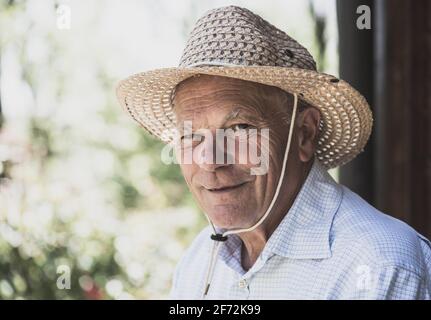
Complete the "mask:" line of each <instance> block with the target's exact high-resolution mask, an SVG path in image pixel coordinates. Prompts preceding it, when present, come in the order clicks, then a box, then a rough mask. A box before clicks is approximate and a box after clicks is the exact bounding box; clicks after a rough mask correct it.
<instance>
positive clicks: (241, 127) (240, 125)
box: [231, 123, 251, 132]
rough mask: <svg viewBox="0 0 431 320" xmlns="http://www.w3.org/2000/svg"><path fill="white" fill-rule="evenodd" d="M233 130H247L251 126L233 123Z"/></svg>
mask: <svg viewBox="0 0 431 320" xmlns="http://www.w3.org/2000/svg"><path fill="white" fill-rule="evenodd" d="M231 128H232V129H233V131H235V132H236V131H240V130H248V129H250V128H251V126H250V125H249V124H247V123H238V124H234V125H233V126H232V127H231Z"/></svg>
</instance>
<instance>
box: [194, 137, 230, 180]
mask: <svg viewBox="0 0 431 320" xmlns="http://www.w3.org/2000/svg"><path fill="white" fill-rule="evenodd" d="M215 137H216V136H215V134H212V135H206V136H205V139H204V141H203V142H202V143H200V144H199V145H198V146H197V147H196V150H195V152H194V153H196V155H194V157H195V156H196V159H195V161H196V163H197V164H198V165H199V167H200V168H201V169H203V170H205V171H209V172H214V171H215V170H217V169H218V168H220V167H225V166H227V165H229V164H228V163H227V161H226V158H227V157H226V148H225V143H224V139H216V138H215ZM218 140H222V141H218Z"/></svg>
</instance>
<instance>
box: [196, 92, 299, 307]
mask: <svg viewBox="0 0 431 320" xmlns="http://www.w3.org/2000/svg"><path fill="white" fill-rule="evenodd" d="M293 97H294V103H293V112H292V118H291V121H290V127H289V136H288V138H287V144H286V149H285V152H284V158H283V166H282V168H281V173H280V178H279V179H278V183H277V188H276V190H275V193H274V196H273V197H272V201H271V203H270V204H269V206H268V209H266V211H265V214H264V215H263V216H262V217H261V218H260V219H259V220H258V221H257V222H256V223H255V224H254V225H252V226H251V227H249V228H239V229H232V230H227V231H225V232H224V233H222V234H220V233H217V231H216V229H215V226H214V224H213V222H212V221H211V219H210V218H209V216H208V215H207V214H206V213H205V216H206V218H207V219H208V222H209V224H210V225H211V227H212V228H213V230H214V234H213V235H211V239H212V240H214V244H213V247H212V250H211V256H210V261H209V263H208V269H207V274H206V278H205V287H204V292H203V294H202V299H205V297H206V296H207V294H208V291H209V288H210V285H211V281H212V278H213V274H214V268H215V264H216V261H217V255H218V251H219V249H220V244H221V242H224V241H226V240H227V236H228V235H230V234H239V233H243V232H249V231H253V230H254V229H256V228H257V227H258V226H259V225H261V224H262V223H263V221H264V220H265V219H266V218H267V217H268V215H269V213H270V212H271V210H272V208H273V207H274V204H275V201H276V200H277V198H278V194H279V193H280V189H281V186H282V184H283V178H284V174H285V172H286V165H287V159H288V155H289V150H290V142H291V140H292V133H293V128H294V123H295V118H296V109H297V105H298V96H297V94H296V93H294V94H293Z"/></svg>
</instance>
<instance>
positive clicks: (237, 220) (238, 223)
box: [208, 204, 248, 229]
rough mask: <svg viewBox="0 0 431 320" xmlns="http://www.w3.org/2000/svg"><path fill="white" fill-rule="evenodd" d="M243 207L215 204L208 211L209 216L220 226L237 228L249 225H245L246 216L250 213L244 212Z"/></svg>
mask: <svg viewBox="0 0 431 320" xmlns="http://www.w3.org/2000/svg"><path fill="white" fill-rule="evenodd" d="M244 211H245V210H244V209H243V208H238V206H232V205H228V204H224V205H217V206H213V207H212V208H211V210H209V211H208V216H209V217H210V219H211V221H212V222H213V223H214V224H215V225H216V226H217V227H220V228H224V229H236V228H245V227H248V226H247V225H245V224H246V223H245V222H244V217H246V216H247V215H248V214H247V213H245V212H244Z"/></svg>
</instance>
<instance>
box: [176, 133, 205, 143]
mask: <svg viewBox="0 0 431 320" xmlns="http://www.w3.org/2000/svg"><path fill="white" fill-rule="evenodd" d="M202 138H203V137H202V135H201V134H197V133H192V134H186V135H184V136H182V137H181V141H183V142H184V141H190V142H200V141H201V140H202Z"/></svg>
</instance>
